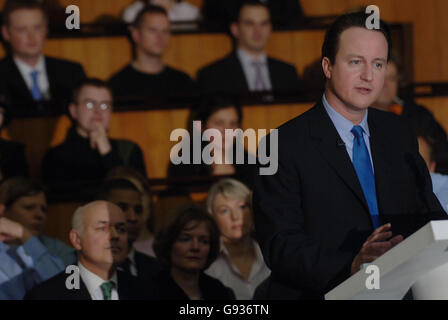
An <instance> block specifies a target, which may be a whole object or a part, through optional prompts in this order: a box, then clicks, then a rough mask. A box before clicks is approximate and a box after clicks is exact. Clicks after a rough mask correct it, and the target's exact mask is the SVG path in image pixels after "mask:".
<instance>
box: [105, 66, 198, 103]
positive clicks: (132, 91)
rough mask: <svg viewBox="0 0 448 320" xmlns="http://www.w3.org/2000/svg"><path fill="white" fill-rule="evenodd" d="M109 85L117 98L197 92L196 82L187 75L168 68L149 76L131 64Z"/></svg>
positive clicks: (111, 80)
mask: <svg viewBox="0 0 448 320" xmlns="http://www.w3.org/2000/svg"><path fill="white" fill-rule="evenodd" d="M109 83H110V85H111V87H112V90H113V92H114V95H115V96H116V97H117V98H121V97H126V98H130V97H143V98H144V97H148V96H165V95H174V96H175V95H186V94H191V93H194V92H195V90H196V85H195V83H194V81H193V80H192V79H191V78H190V77H189V76H188V75H187V74H186V73H184V72H182V71H179V70H176V69H173V68H171V67H168V66H165V68H164V69H163V70H162V71H161V72H160V73H158V74H149V73H144V72H140V71H138V70H137V69H135V68H134V67H133V66H132V65H130V64H129V65H127V66H126V67H125V68H124V69H122V70H121V71H119V72H118V73H116V74H115V75H113V76H112V77H111V78H110V80H109Z"/></svg>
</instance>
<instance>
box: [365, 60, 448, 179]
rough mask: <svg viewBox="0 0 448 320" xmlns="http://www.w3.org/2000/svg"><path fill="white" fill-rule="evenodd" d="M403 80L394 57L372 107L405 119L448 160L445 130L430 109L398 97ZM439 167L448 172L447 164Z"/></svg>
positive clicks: (440, 156) (398, 63)
mask: <svg viewBox="0 0 448 320" xmlns="http://www.w3.org/2000/svg"><path fill="white" fill-rule="evenodd" d="M402 78H403V71H402V67H401V64H400V62H399V60H398V58H397V57H396V56H394V55H392V56H391V60H390V61H389V63H388V64H387V70H386V78H385V81H384V87H383V90H382V91H381V94H380V96H379V98H378V100H377V101H376V102H375V103H374V104H373V105H372V107H374V108H377V109H379V110H384V111H390V112H393V113H395V114H397V115H400V116H402V117H404V118H405V119H406V120H408V122H409V124H410V125H411V127H412V128H413V130H414V131H415V132H417V130H418V131H419V132H420V133H423V134H424V135H427V136H428V137H431V139H432V140H433V141H434V143H435V144H436V149H437V153H438V155H437V156H438V157H439V158H440V159H442V157H443V158H446V157H447V156H448V140H447V135H446V132H445V130H444V129H443V127H442V126H441V125H440V124H439V123H438V122H437V120H436V119H435V118H434V116H433V115H432V113H431V112H430V111H429V110H428V109H426V108H425V107H423V106H420V105H418V104H416V103H415V102H414V101H413V100H412V99H408V98H407V99H401V98H400V97H399V96H398V93H399V88H400V83H401V82H402ZM444 162H446V161H444ZM439 165H440V167H441V168H442V167H443V169H441V170H445V171H446V170H448V168H447V164H445V163H439ZM437 169H439V168H437Z"/></svg>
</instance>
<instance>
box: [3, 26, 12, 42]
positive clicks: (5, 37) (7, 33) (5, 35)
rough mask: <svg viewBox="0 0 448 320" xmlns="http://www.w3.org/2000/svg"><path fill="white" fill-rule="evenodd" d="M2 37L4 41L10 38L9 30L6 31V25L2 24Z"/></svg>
mask: <svg viewBox="0 0 448 320" xmlns="http://www.w3.org/2000/svg"><path fill="white" fill-rule="evenodd" d="M2 37H3V39H5V40H6V41H8V42H9V39H10V37H9V31H8V27H7V26H5V25H2Z"/></svg>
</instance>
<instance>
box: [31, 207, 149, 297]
mask: <svg viewBox="0 0 448 320" xmlns="http://www.w3.org/2000/svg"><path fill="white" fill-rule="evenodd" d="M70 241H71V243H72V245H73V246H74V247H75V249H76V250H77V251H78V265H77V266H75V269H76V270H77V271H76V272H74V271H73V270H71V274H70V273H69V274H66V273H65V272H63V273H60V274H59V275H57V276H55V277H53V278H51V279H49V280H47V281H45V282H43V283H42V284H40V285H38V286H36V287H35V288H33V289H32V290H31V291H30V292H29V293H28V294H27V295H26V296H25V299H29V300H90V299H91V300H130V299H131V300H137V299H145V300H146V299H157V298H158V293H157V290H156V289H155V288H156V287H155V286H153V285H151V284H150V283H149V282H145V283H144V284H142V283H141V282H140V281H139V280H138V279H137V278H136V277H133V276H132V275H129V274H127V273H125V272H119V271H118V272H117V270H116V265H117V263H118V262H119V261H123V260H124V258H125V257H126V254H127V229H126V220H125V215H124V213H123V211H122V210H121V209H120V208H119V207H118V206H117V205H115V204H113V203H111V202H107V201H94V202H91V203H89V204H87V205H85V206H83V207H80V208H78V209H77V210H76V211H75V213H74V215H73V221H72V230H71V231H70ZM77 274H79V277H80V278H79V287H78V288H73V285H74V284H75V283H76V281H74V279H73V277H74V276H76V275H77Z"/></svg>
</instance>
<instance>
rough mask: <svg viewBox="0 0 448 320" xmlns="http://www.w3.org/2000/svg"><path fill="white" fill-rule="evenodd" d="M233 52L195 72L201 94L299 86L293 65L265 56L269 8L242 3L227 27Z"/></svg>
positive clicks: (263, 5)
mask: <svg viewBox="0 0 448 320" xmlns="http://www.w3.org/2000/svg"><path fill="white" fill-rule="evenodd" d="M231 32H232V35H233V36H234V37H235V39H236V41H237V49H236V50H235V51H234V52H232V53H230V54H229V55H228V56H226V57H224V58H222V59H221V60H218V61H216V62H214V63H212V64H211V65H208V66H206V67H204V68H203V69H201V70H199V72H198V83H199V87H200V89H201V90H202V92H204V93H206V94H212V93H230V94H241V93H247V92H254V91H273V92H289V91H294V90H297V89H298V88H299V86H300V84H299V78H298V75H297V71H296V69H295V67H294V66H292V65H290V64H287V63H285V62H282V61H279V60H277V59H273V58H270V57H268V56H267V55H266V53H265V48H266V44H267V42H268V40H269V37H270V35H271V32H272V25H271V18H270V13H269V9H268V7H267V6H266V5H265V4H262V3H261V2H258V1H246V2H244V3H243V5H242V6H241V8H240V10H239V15H238V19H237V21H236V22H234V23H232V25H231Z"/></svg>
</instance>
